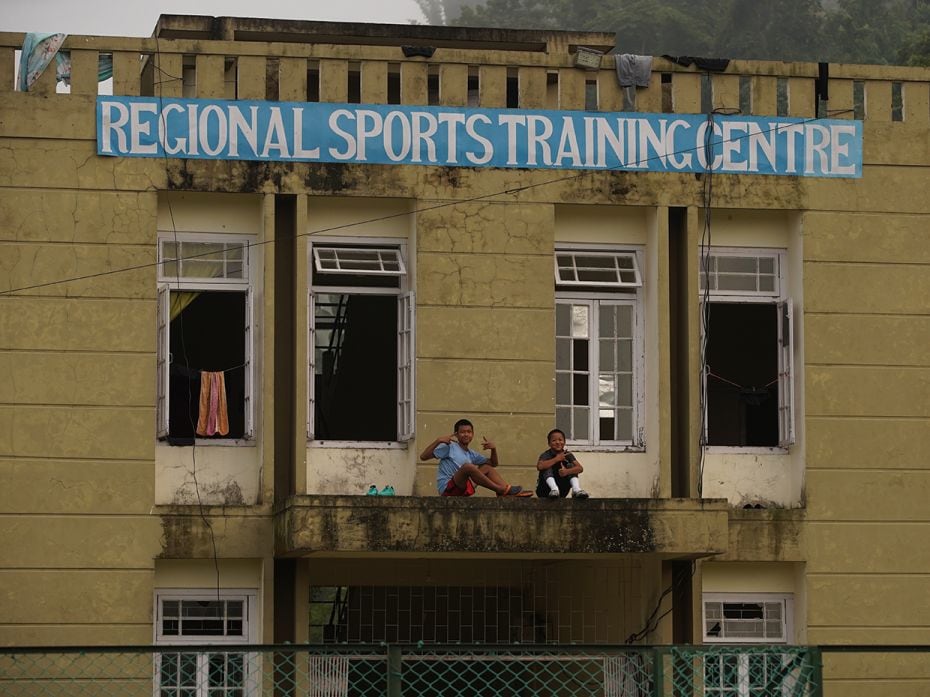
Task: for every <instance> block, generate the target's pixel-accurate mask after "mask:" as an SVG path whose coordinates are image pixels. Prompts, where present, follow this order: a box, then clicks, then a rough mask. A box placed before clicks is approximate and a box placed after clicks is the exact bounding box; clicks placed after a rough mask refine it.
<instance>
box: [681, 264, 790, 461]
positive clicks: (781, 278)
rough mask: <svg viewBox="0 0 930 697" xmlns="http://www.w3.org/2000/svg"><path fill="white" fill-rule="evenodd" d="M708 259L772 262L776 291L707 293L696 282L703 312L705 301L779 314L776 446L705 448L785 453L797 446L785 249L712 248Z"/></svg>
mask: <svg viewBox="0 0 930 697" xmlns="http://www.w3.org/2000/svg"><path fill="white" fill-rule="evenodd" d="M709 256H711V257H718V258H719V257H760V258H763V257H764V258H771V259H773V260H774V262H775V271H776V273H775V287H774V289H773V290H772V291H754V292H753V291H729V290H722V291H721V290H707V291H705V289H704V288H702V287H700V280H699V281H698V283H699V287H698V293H699V298H700V301H701V309H702V312H703V309H704V308H703V303H704V302H705V297H706V300H707V301H708V302H710V303H715V302H717V303H754V304H763V305H775V306H776V308H777V312H778V318H779V320H778V329H777V341H778V375H777V379H778V445H777V446H775V447H772V448H768V447H759V446H729V445H707V447H708V448H713V449H718V448H719V449H721V450H723V451H727V452H732V451H733V450H742V451H759V450H763V451H771V450H787V449H788V448H790V447H791V446H792V445H794V444H795V442H796V428H795V421H796V415H795V394H794V342H795V339H794V336H795V333H794V303H793V301H792V299H791V298H790V297H788V295H787V293H786V289H787V287H788V279H787V257H788V252H787V250H785V249H768V248H759V247H713V248H711V252H710V255H709ZM704 259H705V257H703V256H702V257H701V258H700V259H699V262H698V263H699V264H700V265H701V266H700V269H699V274H698V277H699V279H700V275H701V273H703V271H704ZM705 329H706V327H705V326H704V322H703V321H702V322H701V345H702V346H704V331H705ZM702 362H703V361H702ZM707 378H708V375H707V369H706V368H705V371H704V374H703V375H702V376H701V379H702V386H701V389H702V391H703V395H704V400H703V404H704V414H703V422H704V433H703V440H704V443H705V444H706V443H707V439H708V435H709V428H710V424H709V418H708V411H707V410H708V400H707Z"/></svg>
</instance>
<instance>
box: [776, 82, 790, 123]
mask: <svg viewBox="0 0 930 697" xmlns="http://www.w3.org/2000/svg"><path fill="white" fill-rule="evenodd" d="M775 104H776V107H775V113H776V115H777V116H787V115H788V78H786V77H779V78H776V79H775Z"/></svg>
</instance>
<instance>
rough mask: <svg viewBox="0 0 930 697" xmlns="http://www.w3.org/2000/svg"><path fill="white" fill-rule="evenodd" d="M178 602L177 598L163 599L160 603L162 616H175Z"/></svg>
mask: <svg viewBox="0 0 930 697" xmlns="http://www.w3.org/2000/svg"><path fill="white" fill-rule="evenodd" d="M179 607H180V604H179V603H178V601H177V600H165V601H164V602H162V604H161V614H162V617H177V616H178V608H179Z"/></svg>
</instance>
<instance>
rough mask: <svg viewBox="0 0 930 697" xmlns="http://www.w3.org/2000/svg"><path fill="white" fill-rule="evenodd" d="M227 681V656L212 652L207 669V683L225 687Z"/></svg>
mask: <svg viewBox="0 0 930 697" xmlns="http://www.w3.org/2000/svg"><path fill="white" fill-rule="evenodd" d="M225 683H226V657H225V656H224V655H223V654H221V653H211V654H210V657H209V667H208V669H207V685H209V686H210V687H224V686H225Z"/></svg>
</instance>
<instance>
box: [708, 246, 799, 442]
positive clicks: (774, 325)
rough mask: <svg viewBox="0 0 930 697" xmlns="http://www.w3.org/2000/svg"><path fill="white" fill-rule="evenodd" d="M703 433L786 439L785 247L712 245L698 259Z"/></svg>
mask: <svg viewBox="0 0 930 697" xmlns="http://www.w3.org/2000/svg"><path fill="white" fill-rule="evenodd" d="M700 283H701V292H702V298H703V300H704V303H705V304H704V316H703V319H704V322H703V327H702V328H703V338H704V355H703V358H704V360H703V363H704V386H703V391H702V398H703V410H704V440H705V443H706V444H707V445H721V446H738V447H739V446H742V447H782V448H786V447H788V446H789V445H791V444H792V443H794V416H793V407H794V387H793V378H792V375H793V358H792V356H793V346H792V342H793V339H792V335H793V327H792V324H793V312H792V305H791V301H790V299H788V298H787V297H785V294H784V288H785V285H786V283H785V252H784V251H780V250H758V249H714V250H713V251H712V252H711V253H710V254H709V255H705V256H704V257H703V259H702V262H701V269H700Z"/></svg>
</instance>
